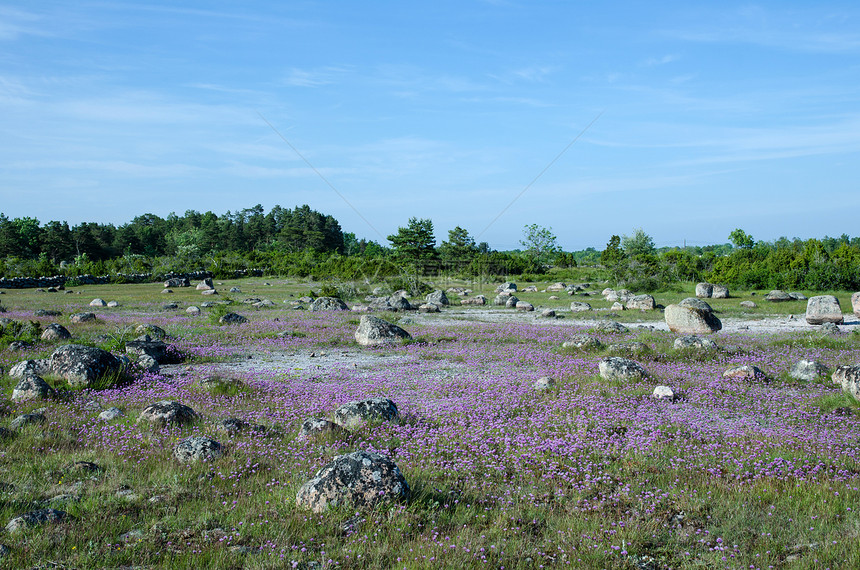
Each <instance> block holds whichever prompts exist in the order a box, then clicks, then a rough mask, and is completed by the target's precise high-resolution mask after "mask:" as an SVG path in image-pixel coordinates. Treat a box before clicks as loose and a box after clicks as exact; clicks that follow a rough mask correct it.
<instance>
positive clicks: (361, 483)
mask: <svg viewBox="0 0 860 570" xmlns="http://www.w3.org/2000/svg"><path fill="white" fill-rule="evenodd" d="M409 493H410V491H409V485H408V484H407V482H406V479H405V478H404V477H403V474H402V473H401V472H400V469H398V467H397V465H395V463H394V462H393V461H391V460H390V459H388V458H387V457H385V456H383V455H380V454H378V453H375V452H369V451H355V452H353V453H349V454H347V455H340V456H338V457H335V458H334V459H333V460H332V461H331V463H329V464H328V465H326V466H325V467H323V468H322V469H320V470H319V471H317V473H316V475H314V477H313V479H311V480H310V481H308V482H307V483H305V484H304V485H302V487H301V488H300V489H299V491H298V493H296V505H298V506H299V507H303V508H306V509H310V510H311V511H313V512H315V513H323V512H325V511H326V510H328V509H329V508H333V507H338V506H346V507H348V508H373V507H375V506H377V505H378V504H380V503H383V502H389V501H400V500H404V499H408V498H409Z"/></svg>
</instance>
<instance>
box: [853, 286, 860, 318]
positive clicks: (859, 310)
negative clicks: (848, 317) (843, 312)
mask: <svg viewBox="0 0 860 570" xmlns="http://www.w3.org/2000/svg"><path fill="white" fill-rule="evenodd" d="M851 310H852V311H854V316H855V317H860V291H858V292H857V293H854V294H853V295H851Z"/></svg>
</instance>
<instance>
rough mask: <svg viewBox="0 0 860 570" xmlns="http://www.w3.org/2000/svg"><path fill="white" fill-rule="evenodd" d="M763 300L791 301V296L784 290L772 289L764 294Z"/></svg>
mask: <svg viewBox="0 0 860 570" xmlns="http://www.w3.org/2000/svg"><path fill="white" fill-rule="evenodd" d="M764 300H765V301H770V302H772V303H782V302H784V301H791V300H792V297H791V295H789V294H788V293H786V292H785V291H780V290H779V289H774V290H773V291H771V292H770V293H768V294H767V295H765V296H764Z"/></svg>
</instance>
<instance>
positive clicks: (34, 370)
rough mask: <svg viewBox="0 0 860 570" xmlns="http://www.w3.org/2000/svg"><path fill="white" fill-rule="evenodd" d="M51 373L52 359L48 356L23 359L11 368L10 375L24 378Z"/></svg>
mask: <svg viewBox="0 0 860 570" xmlns="http://www.w3.org/2000/svg"><path fill="white" fill-rule="evenodd" d="M50 373H51V360H50V359H48V358H40V359H38V360H22V361H21V362H19V363H18V364H16V365H15V366H13V367H12V368H10V369H9V376H11V377H12V378H18V379H21V378H24V377H25V376H30V375H36V376H42V375H43V374H50Z"/></svg>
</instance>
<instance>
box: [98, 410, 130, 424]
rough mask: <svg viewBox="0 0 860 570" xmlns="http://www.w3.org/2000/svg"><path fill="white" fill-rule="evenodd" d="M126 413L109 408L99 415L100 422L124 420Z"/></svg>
mask: <svg viewBox="0 0 860 570" xmlns="http://www.w3.org/2000/svg"><path fill="white" fill-rule="evenodd" d="M124 417H125V412H123V411H122V410H120V409H119V408H108V409H106V410H104V411H103V412H101V413H100V414H99V419H100V420H106V421H110V420H115V419H117V418H124Z"/></svg>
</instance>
